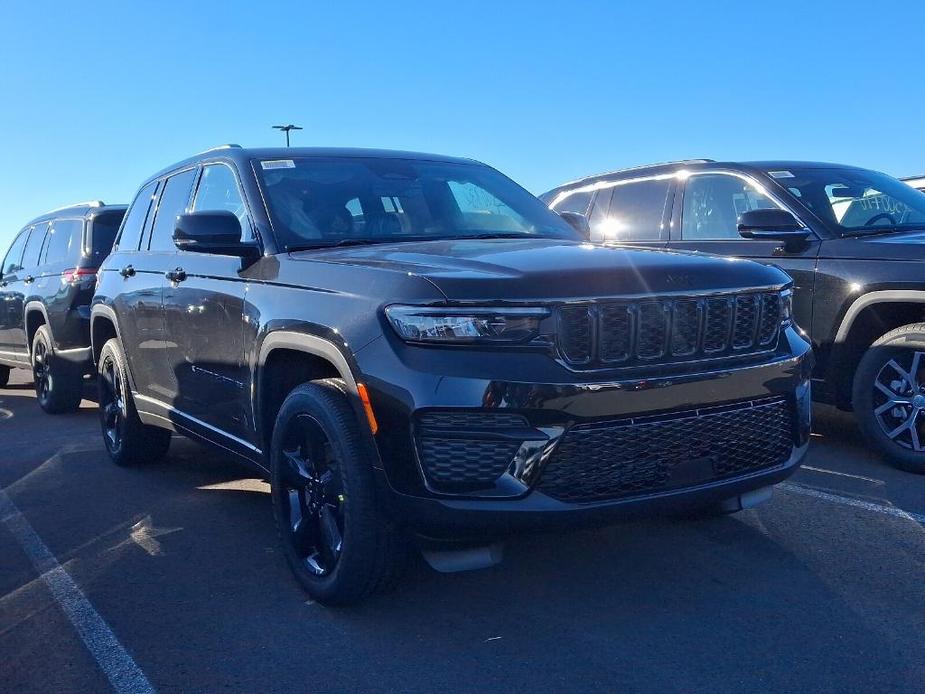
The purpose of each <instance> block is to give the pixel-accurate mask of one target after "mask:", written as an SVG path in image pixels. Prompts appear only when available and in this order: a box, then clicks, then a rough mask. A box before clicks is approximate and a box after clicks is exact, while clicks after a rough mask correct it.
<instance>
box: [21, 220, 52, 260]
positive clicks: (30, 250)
mask: <svg viewBox="0 0 925 694" xmlns="http://www.w3.org/2000/svg"><path fill="white" fill-rule="evenodd" d="M47 231H48V222H40V223H39V224H36V225H35V226H34V227H32V233H31V234H29V241H28V242H27V243H26V252H25V253H23V256H22V265H23V267H35V266H37V265H38V264H39V258H40V257H41V255H42V246H43V245H44V243H45V232H47Z"/></svg>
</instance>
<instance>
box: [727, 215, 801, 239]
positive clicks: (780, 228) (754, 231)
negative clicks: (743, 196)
mask: <svg viewBox="0 0 925 694" xmlns="http://www.w3.org/2000/svg"><path fill="white" fill-rule="evenodd" d="M738 230H739V235H740V236H742V237H743V238H746V239H765V240H768V241H785V242H787V241H791V242H792V241H805V240H806V239H807V237H808V236H809V229H807V228H806V227H804V226H802V225H801V224H800V222H799V221H798V220H797V218H796V217H794V216H793V215H792V214H791V213H790V212H788V211H787V210H779V209H772V210H749V211H748V212H743V213H742V214H741V215H740V216H739V221H738Z"/></svg>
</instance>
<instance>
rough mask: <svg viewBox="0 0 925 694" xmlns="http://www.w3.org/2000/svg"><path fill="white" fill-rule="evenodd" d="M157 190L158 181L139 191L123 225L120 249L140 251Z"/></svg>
mask: <svg viewBox="0 0 925 694" xmlns="http://www.w3.org/2000/svg"><path fill="white" fill-rule="evenodd" d="M156 190H157V181H152V182H151V183H149V184H148V185H146V186H145V187H144V188H142V189H141V190H140V191H138V195H136V196H135V200H134V201H133V202H132V206H131V207H129V209H128V214H126V216H125V223H124V224H123V225H122V233H121V234H120V235H119V248H122V249H123V250H127V251H137V250H138V247H139V245H140V243H141V235H142V233H144V229H145V222H146V221H147V219H148V215H149V214H150V211H151V203H152V202H154V192H155V191H156Z"/></svg>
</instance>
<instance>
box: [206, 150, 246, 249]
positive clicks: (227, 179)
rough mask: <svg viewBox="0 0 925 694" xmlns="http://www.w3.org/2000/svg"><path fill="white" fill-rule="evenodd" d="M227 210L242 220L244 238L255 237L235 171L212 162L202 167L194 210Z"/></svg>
mask: <svg viewBox="0 0 925 694" xmlns="http://www.w3.org/2000/svg"><path fill="white" fill-rule="evenodd" d="M204 210H208V211H215V210H225V211H228V212H232V213H234V215H235V216H236V217H237V218H238V220H239V221H240V222H241V235H242V237H243V240H245V241H250V240H252V239H253V230H252V228H251V224H250V221H249V218H248V216H247V207H246V206H245V204H244V199H243V198H242V197H241V191H240V189H239V188H238V181H237V179H236V178H235V174H234V172H233V171H232V170H231V169H230V168H228V167H227V166H225V165H224V164H210V165H208V166H204V167H203V169H202V177H201V178H200V179H199V188H198V189H197V190H196V199H195V200H194V201H193V206H192V211H193V212H201V211H204Z"/></svg>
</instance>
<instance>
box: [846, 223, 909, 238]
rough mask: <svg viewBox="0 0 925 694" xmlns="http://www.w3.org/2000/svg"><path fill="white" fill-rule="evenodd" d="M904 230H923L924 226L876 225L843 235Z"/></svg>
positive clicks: (881, 233) (862, 234) (879, 233)
mask: <svg viewBox="0 0 925 694" xmlns="http://www.w3.org/2000/svg"><path fill="white" fill-rule="evenodd" d="M904 231H925V226H919V225H909V226H895V227H876V228H869V229H854V230H852V232H851V233H850V234H843V235H844V236H883V235H885V234H901V233H902V232H904Z"/></svg>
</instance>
